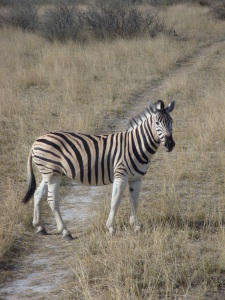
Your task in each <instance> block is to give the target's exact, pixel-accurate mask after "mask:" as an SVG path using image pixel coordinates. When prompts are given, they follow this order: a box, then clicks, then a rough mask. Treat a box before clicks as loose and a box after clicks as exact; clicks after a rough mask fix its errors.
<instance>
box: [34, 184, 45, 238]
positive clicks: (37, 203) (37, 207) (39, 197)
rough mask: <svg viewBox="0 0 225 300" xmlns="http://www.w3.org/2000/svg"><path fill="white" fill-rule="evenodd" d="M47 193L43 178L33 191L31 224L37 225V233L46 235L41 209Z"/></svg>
mask: <svg viewBox="0 0 225 300" xmlns="http://www.w3.org/2000/svg"><path fill="white" fill-rule="evenodd" d="M47 194H48V186H47V183H46V182H45V180H44V179H43V180H42V182H41V184H40V185H39V187H38V188H37V189H36V191H35V193H34V215H33V226H34V227H37V233H38V234H43V235H46V234H47V231H46V229H45V228H44V226H43V225H42V221H41V211H42V205H43V200H44V199H46V197H47Z"/></svg>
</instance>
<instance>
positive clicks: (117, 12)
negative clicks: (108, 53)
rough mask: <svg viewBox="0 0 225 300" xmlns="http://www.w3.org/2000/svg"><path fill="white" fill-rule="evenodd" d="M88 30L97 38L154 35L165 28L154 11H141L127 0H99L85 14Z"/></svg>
mask: <svg viewBox="0 0 225 300" xmlns="http://www.w3.org/2000/svg"><path fill="white" fill-rule="evenodd" d="M85 23H86V25H87V28H88V30H90V31H91V32H92V34H93V35H94V36H95V37H97V38H98V39H112V38H116V37H121V38H132V37H135V36H140V35H144V34H146V33H148V34H150V36H151V37H154V36H156V35H157V34H158V33H161V32H163V31H164V30H165V24H164V21H163V20H162V19H160V18H159V16H158V15H157V14H156V13H151V12H150V11H145V12H143V11H141V10H139V9H138V8H137V7H135V6H131V5H129V2H127V1H125V2H123V1H120V0H109V1H102V0H101V1H99V2H97V4H96V5H95V6H92V7H91V8H89V10H88V12H87V13H86V14H85Z"/></svg>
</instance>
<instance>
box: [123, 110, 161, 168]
mask: <svg viewBox="0 0 225 300" xmlns="http://www.w3.org/2000/svg"><path fill="white" fill-rule="evenodd" d="M129 133H130V134H131V139H130V140H131V141H132V144H133V145H135V146H136V149H137V150H138V151H137V152H138V153H139V155H141V157H143V158H144V159H145V160H146V162H147V161H149V160H150V158H151V156H152V155H153V154H155V152H156V151H157V150H158V147H159V145H160V140H159V138H158V136H157V133H156V130H155V125H154V122H153V121H152V116H151V115H150V116H149V117H148V118H146V120H144V121H143V122H141V123H140V124H139V125H138V126H137V127H135V128H134V129H133V130H131V131H130V132H129Z"/></svg>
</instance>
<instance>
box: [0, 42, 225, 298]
mask: <svg viewBox="0 0 225 300" xmlns="http://www.w3.org/2000/svg"><path fill="white" fill-rule="evenodd" d="M224 46H225V41H216V42H214V43H211V44H206V45H204V46H201V47H199V48H198V49H197V50H196V51H195V53H194V54H192V55H191V56H187V57H184V58H183V59H182V60H180V61H177V62H176V65H175V66H173V67H171V68H170V69H169V70H167V73H166V74H164V75H163V76H162V77H161V78H160V79H159V80H155V81H151V82H150V83H149V85H148V87H146V88H145V90H144V91H143V92H140V93H138V94H136V95H134V96H133V97H132V98H131V99H130V100H129V108H128V109H127V111H126V112H123V113H122V114H121V115H120V116H119V118H118V117H117V118H115V116H110V118H108V117H107V123H108V128H110V131H111V132H115V131H119V130H124V129H125V128H126V124H127V121H128V119H129V118H131V117H132V116H134V115H136V114H138V113H139V112H141V111H142V110H143V109H144V108H145V107H146V106H147V104H148V102H149V100H157V99H158V98H160V94H161V93H160V91H161V90H163V89H165V88H166V85H167V80H168V79H169V78H170V77H171V76H178V75H179V74H184V72H191V70H192V68H193V66H194V65H195V63H196V62H197V61H198V60H199V59H204V58H205V57H208V56H209V55H210V53H211V52H212V51H213V50H219V49H220V47H224ZM178 121H179V120H178ZM106 189H107V188H102V187H99V188H98V187H97V188H96V187H92V188H89V187H88V188H86V187H79V186H77V185H73V186H72V187H71V189H70V193H69V194H68V195H67V196H65V197H63V199H62V200H63V201H61V212H62V215H64V216H65V217H64V219H65V221H66V224H67V225H68V228H69V229H70V230H71V232H72V234H73V236H74V237H76V238H75V239H74V240H73V241H71V242H65V241H64V240H62V238H61V235H59V234H56V227H55V221H54V219H53V217H48V218H47V226H46V228H47V230H48V232H49V233H50V234H49V235H48V236H36V237H34V239H33V240H32V241H31V242H32V243H33V246H32V249H33V250H32V252H31V253H29V254H27V255H26V256H22V257H20V261H19V262H17V263H16V264H15V266H14V267H13V268H12V269H11V270H10V271H9V273H10V277H11V279H7V280H6V282H5V283H4V284H2V285H1V286H0V299H4V300H9V299H10V300H19V299H35V300H37V299H50V298H52V297H54V299H63V298H64V297H63V295H64V292H63V287H62V286H63V285H64V284H65V283H66V282H67V281H68V280H69V279H70V278H71V276H73V272H72V270H71V269H70V267H69V266H68V263H67V262H68V261H69V260H70V259H72V257H73V256H74V254H75V253H76V252H77V251H79V247H80V245H79V236H81V235H82V233H83V232H85V229H86V227H87V226H88V224H90V221H91V219H92V217H93V214H92V213H90V210H91V206H92V205H94V203H96V201H98V199H97V198H100V196H101V194H103V193H104V191H105V190H106Z"/></svg>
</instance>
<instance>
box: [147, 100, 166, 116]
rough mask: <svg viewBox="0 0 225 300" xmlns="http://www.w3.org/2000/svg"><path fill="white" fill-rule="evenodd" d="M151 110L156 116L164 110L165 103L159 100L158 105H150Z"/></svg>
mask: <svg viewBox="0 0 225 300" xmlns="http://www.w3.org/2000/svg"><path fill="white" fill-rule="evenodd" d="M149 109H150V110H151V111H152V112H153V113H154V114H156V113H157V112H159V111H162V110H163V109H164V102H163V101H162V100H158V101H157V102H156V103H154V104H152V103H149Z"/></svg>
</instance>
